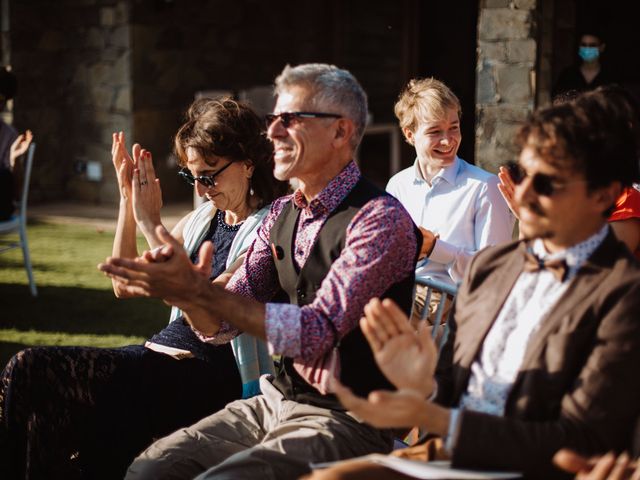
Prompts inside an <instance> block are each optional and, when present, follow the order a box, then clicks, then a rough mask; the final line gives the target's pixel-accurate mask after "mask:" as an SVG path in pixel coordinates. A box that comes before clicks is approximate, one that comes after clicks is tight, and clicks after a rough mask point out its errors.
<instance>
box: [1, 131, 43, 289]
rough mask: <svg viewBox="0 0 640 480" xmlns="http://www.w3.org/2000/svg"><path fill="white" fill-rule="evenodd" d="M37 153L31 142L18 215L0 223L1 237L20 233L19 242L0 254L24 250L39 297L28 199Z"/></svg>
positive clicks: (2, 249)
mask: <svg viewBox="0 0 640 480" xmlns="http://www.w3.org/2000/svg"><path fill="white" fill-rule="evenodd" d="M35 151H36V144H35V143H34V142H31V145H29V150H27V161H26V162H25V164H24V180H23V183H22V195H21V197H20V207H19V212H18V214H17V215H14V216H13V217H11V218H10V219H9V220H6V221H4V222H0V235H6V234H10V233H15V232H18V233H19V235H20V240H19V241H10V242H9V243H8V244H5V245H1V246H0V253H2V252H6V251H7V250H11V249H13V248H18V247H21V248H22V257H23V259H24V268H25V269H26V270H27V276H28V277H29V289H30V290H31V295H33V296H34V297H37V296H38V290H37V289H36V282H35V281H34V280H33V270H32V268H31V257H30V256H29V245H28V243H27V198H28V196H29V182H30V179H31V168H32V167H33V155H34V153H35Z"/></svg>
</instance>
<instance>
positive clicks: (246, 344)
mask: <svg viewBox="0 0 640 480" xmlns="http://www.w3.org/2000/svg"><path fill="white" fill-rule="evenodd" d="M267 213H269V205H267V206H266V207H263V208H262V209H260V210H258V211H257V212H255V213H253V214H252V215H250V216H249V217H248V218H247V219H246V220H245V221H244V223H243V224H242V226H241V227H240V230H238V233H237V234H236V236H235V238H234V239H233V243H232V244H231V248H230V250H229V256H228V257H227V262H226V267H227V268H229V267H230V266H231V265H232V264H233V263H234V262H235V261H236V260H237V259H238V257H240V256H241V255H242V254H244V252H245V251H246V250H247V248H249V245H251V243H253V240H254V239H255V237H256V234H257V231H258V227H259V226H260V224H261V223H262V220H263V219H264V217H265V216H266V215H267ZM215 214H216V209H215V207H214V206H213V203H212V202H206V203H204V204H202V205H201V206H199V207H198V208H197V209H196V210H194V211H193V213H192V214H191V217H190V218H189V219H188V220H187V222H186V223H185V226H184V230H183V234H182V236H183V238H184V249H185V250H186V251H187V254H188V255H191V254H192V253H193V251H194V250H195V249H196V248H198V246H199V245H200V243H202V240H203V239H204V238H205V236H206V235H207V233H208V231H209V226H210V224H211V220H212V219H213V216H214V215H215ZM181 315H182V312H181V311H180V309H179V308H177V307H172V308H171V317H170V319H169V321H170V322H172V321H174V320H176V319H177V318H179V317H180V316H181ZM231 347H232V348H233V354H234V355H235V357H236V363H237V364H238V369H239V370H240V377H241V378H242V398H249V397H253V396H254V395H258V394H259V393H260V386H259V383H258V379H259V378H260V376H261V375H264V374H271V375H273V374H275V370H274V367H273V359H272V358H271V355H269V352H268V350H267V346H266V345H265V343H264V342H263V341H262V340H259V339H257V338H256V337H253V336H251V335H249V334H247V333H243V334H241V335H238V336H237V337H236V338H234V339H233V340H232V341H231Z"/></svg>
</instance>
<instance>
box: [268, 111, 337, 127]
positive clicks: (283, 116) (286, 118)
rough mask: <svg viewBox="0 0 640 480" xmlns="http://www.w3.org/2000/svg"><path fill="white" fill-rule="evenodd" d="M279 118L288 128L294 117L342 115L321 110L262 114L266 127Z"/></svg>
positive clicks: (332, 116) (331, 116)
mask: <svg viewBox="0 0 640 480" xmlns="http://www.w3.org/2000/svg"><path fill="white" fill-rule="evenodd" d="M278 118H279V119H280V121H281V122H282V126H283V127H284V128H289V126H290V125H291V122H292V121H293V120H294V119H300V118H342V115H338V114H337V113H322V112H282V113H268V114H267V115H265V116H264V120H265V122H266V124H267V128H269V127H270V126H271V124H273V122H275V121H276V119H278Z"/></svg>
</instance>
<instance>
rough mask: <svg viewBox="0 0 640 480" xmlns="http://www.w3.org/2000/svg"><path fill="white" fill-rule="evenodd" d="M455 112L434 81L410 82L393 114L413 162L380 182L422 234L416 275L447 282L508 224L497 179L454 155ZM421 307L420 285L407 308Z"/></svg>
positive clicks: (506, 233)
mask: <svg viewBox="0 0 640 480" xmlns="http://www.w3.org/2000/svg"><path fill="white" fill-rule="evenodd" d="M461 113H462V111H461V107H460V101H459V100H458V97H456V95H455V94H454V93H453V92H452V91H451V90H450V89H449V87H447V86H446V85H445V84H444V83H442V82H441V81H439V80H436V79H434V78H425V79H414V80H411V81H410V82H409V84H408V85H407V87H406V88H405V89H404V91H403V92H402V93H401V94H400V97H399V99H398V101H397V103H396V105H395V114H396V116H397V117H398V120H399V122H400V128H401V129H402V133H403V134H404V136H405V139H406V140H407V142H408V143H409V144H410V145H412V146H414V147H415V149H416V160H415V162H414V164H413V165H412V166H411V167H409V168H407V169H405V170H403V171H401V172H399V173H397V174H396V175H394V176H393V177H392V178H391V180H389V183H388V184H387V192H389V193H390V194H392V195H393V196H394V197H396V198H397V199H398V200H400V202H401V203H402V204H403V206H404V207H405V208H406V209H407V211H408V212H409V214H410V215H411V218H412V219H413V221H414V222H415V223H416V225H418V226H419V227H420V229H421V231H422V233H423V237H424V241H423V245H422V251H421V252H420V262H419V263H418V267H417V269H416V274H417V275H420V276H426V277H431V278H434V279H436V280H440V281H443V282H445V283H448V284H451V285H455V284H457V283H459V282H460V281H461V280H462V277H463V275H464V271H465V268H466V266H467V264H468V263H469V260H470V259H471V257H472V256H473V255H474V254H475V253H476V252H477V251H478V250H480V249H482V248H484V247H486V246H488V245H496V244H500V243H503V242H507V241H509V240H510V239H511V234H512V231H513V224H514V218H513V216H512V215H511V213H510V212H509V209H508V207H507V205H506V203H505V201H504V199H503V198H502V196H501V195H500V191H499V190H498V183H499V182H498V178H497V177H496V176H495V175H492V174H490V173H489V172H487V171H485V170H482V169H481V168H478V167H476V166H473V165H471V164H469V163H467V162H465V161H464V160H462V159H461V158H459V157H458V155H457V153H458V148H459V147H460V143H461V141H462V135H461V133H460V116H461ZM432 300H436V299H432ZM434 303H436V302H434V301H432V305H433V304H434ZM422 305H424V290H423V289H418V291H417V295H416V304H415V306H414V312H418V311H421V310H422ZM414 318H415V315H414Z"/></svg>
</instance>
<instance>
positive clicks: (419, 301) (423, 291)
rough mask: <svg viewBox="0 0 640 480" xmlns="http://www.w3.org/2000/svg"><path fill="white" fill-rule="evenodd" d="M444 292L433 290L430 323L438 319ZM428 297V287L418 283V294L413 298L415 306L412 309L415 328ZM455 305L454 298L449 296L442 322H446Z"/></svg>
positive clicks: (430, 302) (412, 320)
mask: <svg viewBox="0 0 640 480" xmlns="http://www.w3.org/2000/svg"><path fill="white" fill-rule="evenodd" d="M442 295H443V293H442V292H431V298H430V300H429V306H428V308H429V314H428V315H427V322H429V325H433V323H434V322H435V320H436V312H437V309H438V304H439V303H440V299H441V298H442ZM426 298H427V287H425V286H424V285H416V295H415V297H414V298H413V308H412V310H411V319H410V320H411V325H413V327H414V328H416V329H417V328H418V325H419V323H420V316H421V313H422V310H423V309H424V308H425V307H424V302H425V300H426ZM452 306H453V300H452V299H451V298H449V296H447V299H446V300H445V304H444V312H442V324H444V323H446V321H447V318H449V312H451V307H452Z"/></svg>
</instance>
